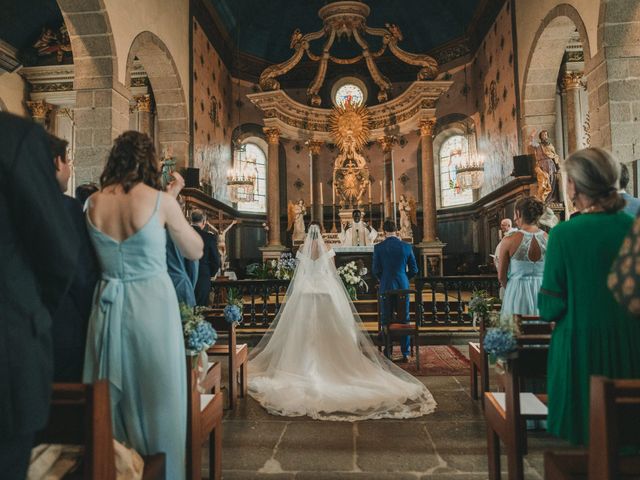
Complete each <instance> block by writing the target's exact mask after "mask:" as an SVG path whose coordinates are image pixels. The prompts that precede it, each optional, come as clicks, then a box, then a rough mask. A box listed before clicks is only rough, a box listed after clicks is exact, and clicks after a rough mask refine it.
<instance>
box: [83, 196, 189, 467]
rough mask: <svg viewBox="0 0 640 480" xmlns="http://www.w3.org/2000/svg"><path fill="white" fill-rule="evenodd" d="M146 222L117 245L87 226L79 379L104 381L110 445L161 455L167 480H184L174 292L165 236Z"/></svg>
mask: <svg viewBox="0 0 640 480" xmlns="http://www.w3.org/2000/svg"><path fill="white" fill-rule="evenodd" d="M160 198H161V195H160V193H158V199H157V201H156V206H155V209H154V211H153V214H152V216H151V218H150V219H149V220H148V222H147V223H146V224H145V225H144V227H142V228H141V229H140V230H138V231H137V232H136V233H134V234H133V235H131V236H130V237H128V238H127V239H125V240H123V241H121V242H120V241H117V240H114V239H113V238H111V237H109V236H108V235H106V234H105V233H103V232H101V231H100V230H98V229H97V228H96V227H95V226H94V225H92V223H91V220H90V219H89V216H88V215H87V223H88V225H89V235H90V237H91V241H92V243H93V245H94V247H95V251H96V254H97V256H98V260H99V262H100V268H101V271H102V277H101V280H100V281H99V282H98V285H97V287H96V290H95V294H94V300H93V309H92V312H91V317H90V320H89V330H88V333H87V347H86V352H85V364H84V374H83V380H84V382H86V383H91V382H94V381H95V380H98V379H103V378H106V379H108V380H109V385H110V393H111V417H112V422H113V430H114V435H115V437H116V439H117V440H118V441H120V442H123V443H125V444H127V445H129V446H131V447H133V448H134V449H135V450H136V451H137V452H139V453H140V454H141V455H149V454H153V453H156V452H164V453H165V454H166V459H167V478H171V479H184V476H185V464H184V462H185V445H186V428H187V392H186V385H187V380H186V367H185V352H184V340H183V336H182V325H181V322H180V312H179V309H178V301H177V298H176V292H175V289H174V287H173V284H172V282H171V278H170V277H169V275H168V273H167V261H166V233H165V229H164V227H163V226H162V225H161V224H160V223H159V221H158V207H159V204H160Z"/></svg>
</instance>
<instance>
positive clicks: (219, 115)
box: [192, 19, 237, 204]
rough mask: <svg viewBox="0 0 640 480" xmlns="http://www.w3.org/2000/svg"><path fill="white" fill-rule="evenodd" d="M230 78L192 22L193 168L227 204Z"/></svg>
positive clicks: (216, 195) (195, 21)
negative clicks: (197, 170) (198, 171)
mask: <svg viewBox="0 0 640 480" xmlns="http://www.w3.org/2000/svg"><path fill="white" fill-rule="evenodd" d="M232 92H233V89H232V85H231V77H230V75H229V71H228V70H227V67H226V66H225V64H224V63H223V62H222V60H221V58H220V55H219V54H218V52H217V51H216V49H215V47H214V46H213V45H212V43H211V41H210V40H209V39H208V38H207V35H206V33H205V31H204V30H203V29H202V27H201V26H200V25H199V24H198V22H197V20H195V19H193V105H192V108H193V166H194V167H196V168H199V169H200V181H201V182H203V183H207V184H209V185H211V188H212V195H213V197H214V198H216V199H218V200H220V201H222V202H225V203H228V204H230V201H229V196H228V192H227V184H226V178H227V171H228V170H229V168H231V134H232V132H233V128H232V127H231V124H232V123H231V122H232V120H233V118H234V117H235V118H237V115H234V105H233V101H232Z"/></svg>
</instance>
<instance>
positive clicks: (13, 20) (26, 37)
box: [0, 0, 62, 50]
mask: <svg viewBox="0 0 640 480" xmlns="http://www.w3.org/2000/svg"><path fill="white" fill-rule="evenodd" d="M1 6H2V10H1V11H2V13H1V14H0V40H3V41H5V42H6V43H8V44H9V45H11V46H12V47H14V48H16V49H17V50H22V49H24V48H26V47H29V46H31V45H32V44H33V42H34V41H35V40H37V39H38V36H39V35H40V33H41V32H42V27H45V26H47V27H51V28H54V29H57V28H58V27H60V25H62V13H61V12H60V8H59V7H58V3H57V2H56V0H11V1H5V2H1Z"/></svg>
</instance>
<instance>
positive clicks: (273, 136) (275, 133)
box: [262, 127, 280, 145]
mask: <svg viewBox="0 0 640 480" xmlns="http://www.w3.org/2000/svg"><path fill="white" fill-rule="evenodd" d="M262 130H263V131H264V134H265V135H266V136H267V142H268V143H270V144H276V145H277V144H278V142H280V130H278V129H277V128H267V127H265V128H263V129H262Z"/></svg>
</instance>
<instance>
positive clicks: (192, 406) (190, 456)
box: [187, 356, 223, 480]
mask: <svg viewBox="0 0 640 480" xmlns="http://www.w3.org/2000/svg"><path fill="white" fill-rule="evenodd" d="M201 367H202V368H206V369H207V371H206V373H205V375H204V378H203V380H202V382H201V383H200V385H198V376H199V372H198V369H197V368H193V357H190V356H187V395H188V403H187V412H188V413H187V480H201V479H202V445H204V444H205V443H206V442H207V440H209V479H210V480H220V479H221V478H222V410H223V408H222V404H223V401H222V392H221V391H220V379H221V377H222V369H221V366H220V363H219V362H214V363H208V365H205V366H201Z"/></svg>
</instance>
